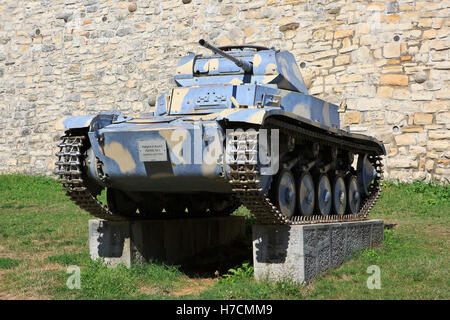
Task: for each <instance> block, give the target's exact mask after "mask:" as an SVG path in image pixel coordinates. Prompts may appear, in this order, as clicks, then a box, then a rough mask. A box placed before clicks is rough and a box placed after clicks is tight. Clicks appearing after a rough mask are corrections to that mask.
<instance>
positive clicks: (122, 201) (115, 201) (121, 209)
mask: <svg viewBox="0 0 450 320" xmlns="http://www.w3.org/2000/svg"><path fill="white" fill-rule="evenodd" d="M106 201H107V203H108V208H109V210H111V211H112V212H113V213H115V214H118V215H121V216H133V215H135V214H136V209H137V204H136V203H135V202H134V201H133V200H132V199H131V198H130V197H129V196H127V194H126V193H125V192H123V191H121V190H118V189H113V188H108V190H106Z"/></svg>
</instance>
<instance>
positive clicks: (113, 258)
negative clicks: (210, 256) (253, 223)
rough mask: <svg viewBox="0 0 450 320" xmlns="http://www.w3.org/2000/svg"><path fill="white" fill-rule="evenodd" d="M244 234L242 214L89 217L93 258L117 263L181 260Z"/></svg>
mask: <svg viewBox="0 0 450 320" xmlns="http://www.w3.org/2000/svg"><path fill="white" fill-rule="evenodd" d="M244 234H245V221H244V218H243V217H213V218H197V219H170V220H141V221H106V220H100V219H96V220H89V249H90V255H91V259H97V258H103V260H104V261H105V263H107V264H109V265H111V266H115V265H117V264H119V263H124V264H125V265H126V266H128V267H129V266H131V264H132V263H135V262H138V263H145V262H147V261H149V260H158V261H162V262H166V263H179V262H181V261H183V260H185V259H187V258H190V257H193V256H195V255H197V254H199V253H200V252H202V251H204V250H207V249H212V248H215V247H220V246H226V245H230V244H231V243H232V242H233V241H235V240H237V239H239V238H240V237H241V236H244Z"/></svg>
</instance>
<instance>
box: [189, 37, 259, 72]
mask: <svg viewBox="0 0 450 320" xmlns="http://www.w3.org/2000/svg"><path fill="white" fill-rule="evenodd" d="M198 43H199V45H201V46H202V47H205V48H207V49H209V50H211V51H212V52H214V53H217V54H219V55H221V56H222V57H224V58H227V59H228V60H231V61H233V62H234V63H235V64H236V65H237V66H238V67H239V68H242V69H243V70H244V72H245V73H252V72H253V65H252V63H251V62H248V61H245V60H243V59H238V58H235V57H233V56H232V55H230V54H228V53H226V52H225V51H223V50H220V49H219V48H216V47H214V46H213V45H210V44H209V43H208V42H206V41H205V40H203V39H200V41H199V42H198Z"/></svg>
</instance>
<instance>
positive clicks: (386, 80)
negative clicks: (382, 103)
mask: <svg viewBox="0 0 450 320" xmlns="http://www.w3.org/2000/svg"><path fill="white" fill-rule="evenodd" d="M380 85H386V86H407V85H408V76H406V75H403V74H382V75H381V76H380Z"/></svg>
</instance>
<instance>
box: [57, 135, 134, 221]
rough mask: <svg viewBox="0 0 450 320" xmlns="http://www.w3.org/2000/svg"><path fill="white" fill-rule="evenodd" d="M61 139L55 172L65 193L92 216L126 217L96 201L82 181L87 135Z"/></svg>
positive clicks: (103, 217) (106, 218) (109, 218)
mask: <svg viewBox="0 0 450 320" xmlns="http://www.w3.org/2000/svg"><path fill="white" fill-rule="evenodd" d="M61 139H62V141H61V143H60V144H58V147H59V148H60V150H59V152H57V153H56V156H57V157H58V161H56V163H55V164H56V166H57V169H56V171H55V173H56V174H57V175H59V182H60V183H61V184H62V188H63V190H65V191H66V195H67V196H68V197H69V198H70V200H72V201H73V202H75V204H76V205H77V206H79V207H80V208H81V209H84V210H86V211H87V212H89V213H90V214H91V215H93V216H94V217H97V218H100V219H105V220H118V221H120V220H125V219H126V217H123V216H119V215H116V214H114V213H113V212H112V211H111V210H109V209H108V207H107V206H105V205H103V204H102V203H101V202H100V201H98V200H97V198H96V197H95V196H94V195H93V194H92V193H91V191H90V190H89V188H88V186H87V185H86V181H84V175H83V172H82V166H83V158H82V155H83V152H84V147H85V146H84V141H85V140H86V139H87V137H86V136H71V135H67V136H63V137H61Z"/></svg>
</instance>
